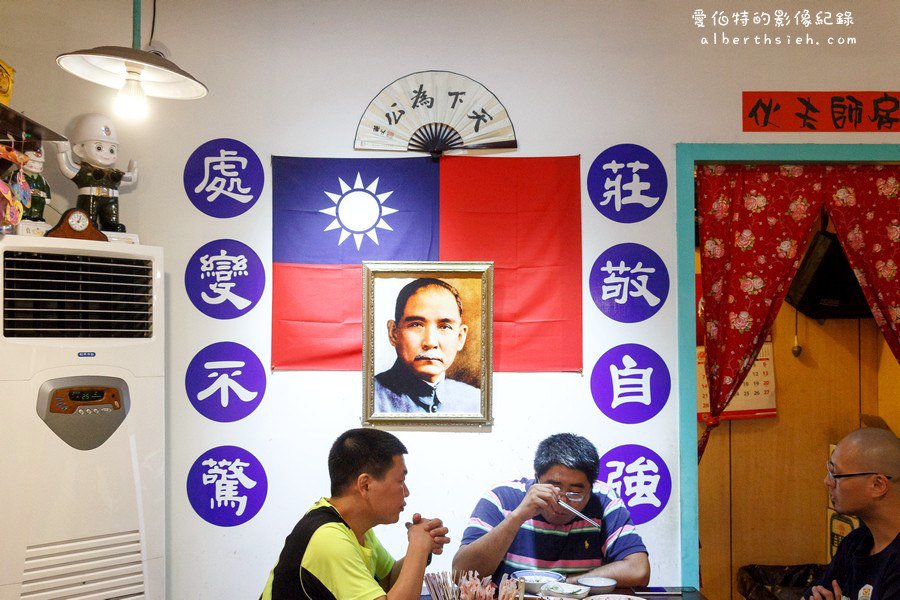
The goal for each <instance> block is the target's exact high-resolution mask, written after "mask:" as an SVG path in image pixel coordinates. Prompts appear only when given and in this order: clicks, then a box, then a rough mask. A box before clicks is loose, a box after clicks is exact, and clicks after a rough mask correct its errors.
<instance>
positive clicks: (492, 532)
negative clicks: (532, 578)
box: [453, 433, 650, 587]
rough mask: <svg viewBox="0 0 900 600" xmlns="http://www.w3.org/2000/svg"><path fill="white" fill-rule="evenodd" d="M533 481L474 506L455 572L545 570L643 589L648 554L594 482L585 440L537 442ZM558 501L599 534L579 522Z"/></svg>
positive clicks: (501, 488)
mask: <svg viewBox="0 0 900 600" xmlns="http://www.w3.org/2000/svg"><path fill="white" fill-rule="evenodd" d="M534 472H535V479H526V478H522V479H518V480H516V481H511V482H507V483H503V484H501V485H498V486H497V487H495V488H494V489H492V490H490V491H489V492H487V493H486V494H485V495H484V496H482V497H481V499H480V500H479V501H478V504H476V505H475V510H473V511H472V516H471V517H470V519H469V524H468V527H466V530H465V532H464V533H463V538H462V545H461V546H460V549H459V551H458V552H457V553H456V556H454V557H453V569H454V570H455V571H469V570H472V571H478V572H479V573H480V574H481V575H488V574H492V575H493V579H494V581H495V582H498V581H499V580H500V577H501V576H502V575H503V574H504V573H510V574H511V573H512V572H513V571H518V570H520V569H549V570H552V571H556V572H558V573H562V574H563V575H566V577H567V580H568V581H570V582H574V581H575V580H576V579H577V578H578V577H582V576H584V575H599V576H603V577H611V578H613V579H615V580H616V581H617V582H619V585H620V586H623V587H629V586H636V585H647V583H648V582H649V581H650V562H649V560H648V559H647V548H646V547H645V546H644V543H643V542H642V541H641V538H640V536H639V535H638V534H637V531H635V527H634V525H633V524H632V522H631V516H630V515H629V514H628V509H627V508H626V507H625V503H624V502H622V500H621V498H619V497H618V496H617V495H616V493H615V491H614V490H613V489H612V488H611V487H610V486H608V485H606V484H605V483H603V482H600V481H597V475H598V474H599V472H600V457H599V455H598V454H597V449H596V448H595V447H594V445H593V444H592V443H591V442H589V441H588V440H587V439H585V438H583V437H581V436H578V435H574V434H571V433H558V434H556V435H551V436H550V437H548V438H547V439H545V440H544V441H542V442H541V443H540V444H539V445H538V448H537V452H536V453H535V456H534ZM560 500H562V501H564V502H566V503H567V504H569V506H571V507H573V508H575V509H576V510H578V511H579V512H582V513H584V515H585V516H587V517H589V518H591V519H592V520H594V521H596V522H598V523H600V524H601V525H602V529H600V530H598V529H597V528H596V527H594V526H593V525H591V524H590V523H588V522H587V521H585V520H583V519H582V518H581V517H577V516H576V515H575V514H573V513H572V512H569V511H568V510H566V509H565V508H563V507H562V506H560V504H559V501H560Z"/></svg>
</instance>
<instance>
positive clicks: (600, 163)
mask: <svg viewBox="0 0 900 600" xmlns="http://www.w3.org/2000/svg"><path fill="white" fill-rule="evenodd" d="M668 185H669V181H668V178H667V177H666V169H665V168H664V167H663V165H662V163H661V162H660V160H659V159H658V158H657V157H656V155H655V154H653V153H652V152H650V151H649V150H647V149H646V148H644V147H643V146H638V145H637V144H619V145H617V146H610V147H609V148H607V149H606V150H604V151H603V152H601V153H600V154H599V155H598V156H597V158H595V159H594V162H593V163H591V168H590V169H589V170H588V175H587V189H588V195H589V196H590V197H591V202H592V203H593V204H594V207H595V208H596V209H597V210H598V211H600V213H601V214H602V215H603V216H605V217H606V218H608V219H611V220H613V221H616V222H618V223H636V222H638V221H643V220H644V219H646V218H647V217H649V216H650V215H652V214H653V213H655V212H656V211H657V210H658V209H659V207H660V205H662V203H663V200H665V199H666V190H667V189H668Z"/></svg>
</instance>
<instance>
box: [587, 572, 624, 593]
mask: <svg viewBox="0 0 900 600" xmlns="http://www.w3.org/2000/svg"><path fill="white" fill-rule="evenodd" d="M578 583H580V584H581V585H586V586H588V587H589V588H591V594H606V593H608V592H611V591H613V590H614V589H616V585H618V583H619V582H618V581H616V580H615V579H610V578H609V577H599V576H597V575H586V576H584V577H579V578H578Z"/></svg>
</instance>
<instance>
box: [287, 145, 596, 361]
mask: <svg viewBox="0 0 900 600" xmlns="http://www.w3.org/2000/svg"><path fill="white" fill-rule="evenodd" d="M579 165H580V159H579V157H577V156H570V157H561V158H470V157H444V158H442V159H441V163H440V171H441V173H440V219H439V222H440V226H439V227H440V236H439V239H440V259H441V260H448V261H451V260H453V261H493V262H494V348H493V355H494V365H493V368H494V370H495V371H578V370H580V369H581V368H582V353H581V346H582V343H581V342H582V333H581V212H580V211H581V205H580V199H581V180H580V175H579ZM272 287H273V293H272V367H273V368H274V369H288V370H346V371H358V370H360V369H361V368H362V335H363V331H362V269H361V266H360V265H342V264H291V263H274V264H273V268H272Z"/></svg>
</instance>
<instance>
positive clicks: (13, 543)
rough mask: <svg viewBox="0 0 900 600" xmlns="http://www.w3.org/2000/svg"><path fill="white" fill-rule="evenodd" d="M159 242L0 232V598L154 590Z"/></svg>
mask: <svg viewBox="0 0 900 600" xmlns="http://www.w3.org/2000/svg"><path fill="white" fill-rule="evenodd" d="M163 297H164V296H163V263H162V250H161V249H160V248H155V247H150V246H141V245H129V244H113V243H107V242H92V241H81V240H67V239H59V238H40V237H26V236H10V235H8V236H0V304H2V318H3V326H2V333H0V390H2V391H0V489H2V494H0V506H2V510H0V600H13V599H16V600H20V599H22V600H25V599H27V600H49V599H51V598H55V599H58V598H67V599H72V600H75V599H78V600H89V599H90V600H101V599H110V598H147V599H162V598H164V597H165V384H164V364H165V359H164V350H165V348H164V328H165V324H164V318H163Z"/></svg>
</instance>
